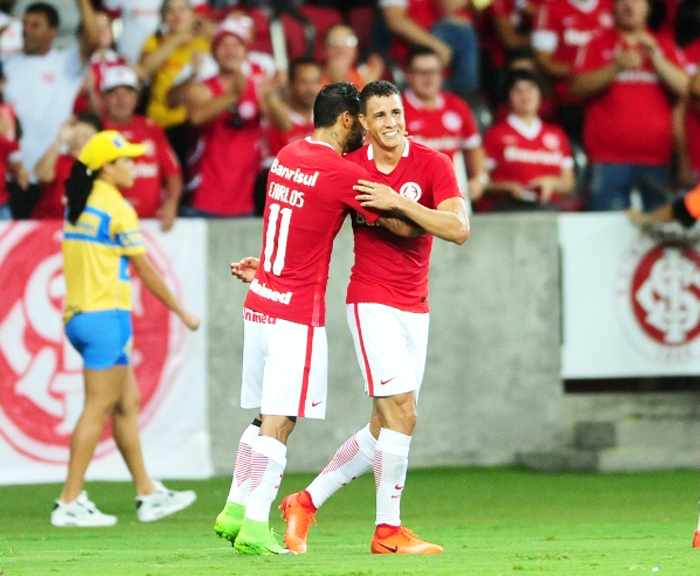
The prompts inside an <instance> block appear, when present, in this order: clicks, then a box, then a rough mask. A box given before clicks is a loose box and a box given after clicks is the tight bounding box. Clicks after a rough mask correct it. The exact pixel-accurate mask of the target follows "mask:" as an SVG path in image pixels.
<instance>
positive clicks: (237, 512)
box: [214, 502, 245, 544]
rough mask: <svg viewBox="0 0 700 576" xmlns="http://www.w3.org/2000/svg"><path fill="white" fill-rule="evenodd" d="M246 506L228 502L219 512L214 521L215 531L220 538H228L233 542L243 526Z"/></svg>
mask: <svg viewBox="0 0 700 576" xmlns="http://www.w3.org/2000/svg"><path fill="white" fill-rule="evenodd" d="M244 518H245V506H243V505H242V504H236V503H235V502H226V506H224V509H223V510H222V511H221V512H219V515H218V516H217V517H216V522H214V532H215V533H216V535H217V536H219V537H220V538H226V540H228V541H229V542H231V544H233V543H234V542H235V540H236V537H237V536H238V533H239V532H240V531H241V526H243V519H244Z"/></svg>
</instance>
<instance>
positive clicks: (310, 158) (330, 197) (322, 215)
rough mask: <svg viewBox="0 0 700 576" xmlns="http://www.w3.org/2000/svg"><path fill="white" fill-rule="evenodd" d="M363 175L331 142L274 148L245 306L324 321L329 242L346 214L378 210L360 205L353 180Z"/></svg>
mask: <svg viewBox="0 0 700 576" xmlns="http://www.w3.org/2000/svg"><path fill="white" fill-rule="evenodd" d="M360 179H365V180H366V179H368V175H367V172H366V171H365V170H364V169H363V168H361V167H359V166H357V165H356V164H353V163H351V162H348V161H347V160H344V159H343V158H341V157H340V156H339V155H338V153H337V152H336V151H335V150H334V149H333V147H332V146H330V145H329V144H326V143H323V142H315V141H312V140H311V139H309V138H306V139H304V140H298V141H296V142H292V143H291V144H289V145H287V146H285V147H284V148H283V149H282V150H280V152H279V154H278V155H277V157H276V158H275V160H274V161H273V163H272V166H271V168H270V174H269V176H268V178H267V188H266V194H265V213H264V223H263V249H262V254H261V255H260V266H259V267H258V270H257V272H256V273H255V278H254V279H253V281H252V282H251V284H250V289H249V290H248V295H247V296H246V300H245V304H244V306H245V307H246V308H249V309H250V310H254V311H256V312H261V313H263V314H266V315H268V316H270V317H271V318H280V319H283V320H288V321H290V322H296V323H298V324H304V325H306V326H324V325H325V316H326V304H325V298H326V285H327V283H328V268H329V265H330V258H331V251H332V249H333V239H334V238H335V237H336V235H337V234H338V231H339V230H340V227H341V225H342V223H343V220H344V219H345V217H346V215H347V214H348V213H350V212H351V211H353V210H354V211H357V212H359V213H360V214H362V215H363V216H364V217H365V219H366V220H367V222H369V223H375V222H376V221H377V219H378V218H379V214H378V213H376V212H374V211H371V210H368V209H366V208H362V207H361V206H360V204H359V202H358V201H357V200H355V196H356V195H357V192H356V191H355V190H353V188H352V187H353V185H354V184H356V183H357V181H358V180H360Z"/></svg>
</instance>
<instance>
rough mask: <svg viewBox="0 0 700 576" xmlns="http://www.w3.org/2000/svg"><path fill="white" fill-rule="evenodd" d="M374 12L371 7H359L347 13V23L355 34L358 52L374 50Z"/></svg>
mask: <svg viewBox="0 0 700 576" xmlns="http://www.w3.org/2000/svg"><path fill="white" fill-rule="evenodd" d="M375 17H376V12H375V9H374V8H373V7H372V6H359V7H357V8H352V9H350V11H349V12H348V13H347V22H348V24H350V26H352V28H353V29H354V30H355V34H357V39H358V44H359V46H360V51H361V52H365V51H366V50H368V49H372V48H374V44H375V38H374V24H375Z"/></svg>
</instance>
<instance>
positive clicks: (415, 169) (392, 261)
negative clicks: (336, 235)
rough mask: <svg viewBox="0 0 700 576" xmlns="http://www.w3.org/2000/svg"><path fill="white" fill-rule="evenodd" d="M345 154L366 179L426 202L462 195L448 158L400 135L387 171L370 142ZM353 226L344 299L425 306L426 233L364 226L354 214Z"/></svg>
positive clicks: (429, 239) (429, 204)
mask: <svg viewBox="0 0 700 576" xmlns="http://www.w3.org/2000/svg"><path fill="white" fill-rule="evenodd" d="M345 158H347V159H348V160H350V161H352V162H355V163H356V164H358V165H359V166H361V167H362V168H364V169H365V170H367V172H369V180H372V181H374V182H381V183H383V184H386V185H387V186H390V187H391V188H392V189H394V190H395V191H396V192H397V193H399V194H401V195H402V196H404V197H406V198H410V199H411V200H414V201H416V202H419V203H420V204H422V205H423V206H427V207H428V208H431V209H434V208H437V206H438V205H439V204H440V203H441V202H443V201H444V200H448V199H450V198H460V197H462V194H461V192H460V190H459V186H458V185H457V177H456V176H455V171H454V168H453V166H452V162H451V161H450V159H449V158H448V157H447V156H446V155H445V154H443V153H441V152H437V151H435V150H433V149H432V148H428V147H427V146H424V145H423V144H420V143H418V142H410V141H409V140H406V145H405V148H404V152H403V156H402V158H401V160H400V161H399V163H398V165H397V166H396V167H395V168H394V170H392V172H391V173H390V174H384V173H382V172H380V171H379V170H377V167H376V166H375V164H374V149H373V147H372V145H369V146H365V147H364V148H360V149H359V150H356V151H355V152H352V153H351V154H348V155H347V156H346V157H345ZM353 230H354V233H355V263H354V265H353V267H352V271H351V273H350V285H349V286H348V294H347V303H348V304H355V303H360V302H370V303H375V304H384V305H386V306H392V307H394V308H398V309H400V310H405V311H408V312H427V311H428V310H429V306H428V268H429V264H430V251H431V248H432V245H433V236H432V234H423V235H422V236H419V237H416V238H401V237H399V236H396V235H394V234H392V233H391V232H389V231H388V230H386V229H384V228H381V227H379V226H368V225H367V222H366V220H365V219H364V218H362V217H361V215H357V214H356V215H355V216H354V217H353Z"/></svg>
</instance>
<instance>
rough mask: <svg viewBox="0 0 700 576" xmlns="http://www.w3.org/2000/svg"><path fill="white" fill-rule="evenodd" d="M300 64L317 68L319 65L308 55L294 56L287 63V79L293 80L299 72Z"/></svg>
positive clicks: (319, 67)
mask: <svg viewBox="0 0 700 576" xmlns="http://www.w3.org/2000/svg"><path fill="white" fill-rule="evenodd" d="M302 66H316V68H318V69H319V70H320V69H321V65H320V64H319V63H318V62H316V60H314V59H313V58H311V57H309V56H302V57H301V58H296V59H295V60H292V61H291V62H290V63H289V81H290V82H294V79H295V78H296V76H297V74H298V73H299V68H301V67H302Z"/></svg>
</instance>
